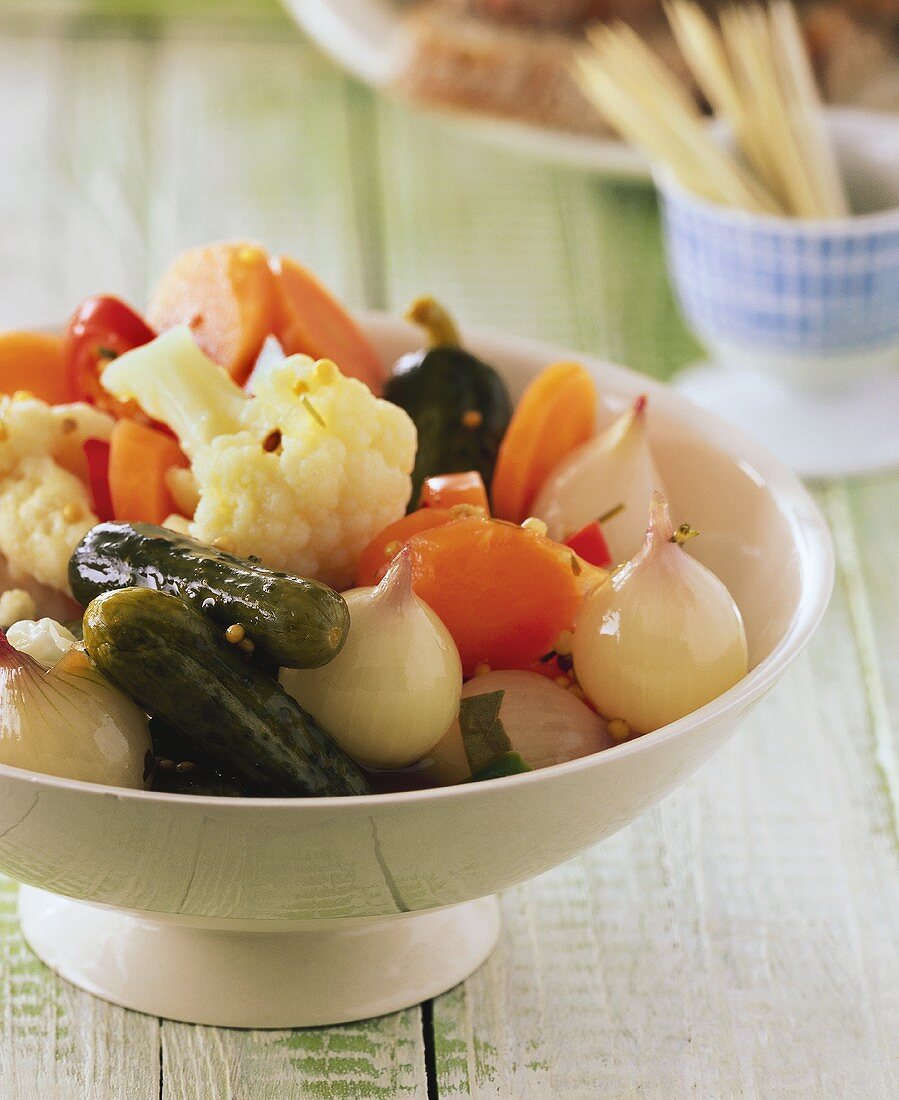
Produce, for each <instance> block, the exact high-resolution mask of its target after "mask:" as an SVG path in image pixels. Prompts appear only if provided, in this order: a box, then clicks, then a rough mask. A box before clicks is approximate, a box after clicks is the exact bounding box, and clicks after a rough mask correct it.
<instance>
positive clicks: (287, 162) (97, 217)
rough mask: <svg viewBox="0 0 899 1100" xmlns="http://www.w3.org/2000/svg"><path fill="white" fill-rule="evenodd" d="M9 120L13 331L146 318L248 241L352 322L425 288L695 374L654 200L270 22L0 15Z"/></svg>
mask: <svg viewBox="0 0 899 1100" xmlns="http://www.w3.org/2000/svg"><path fill="white" fill-rule="evenodd" d="M0 103H2V104H3V108H2V113H0V147H2V150H3V155H2V157H0V227H2V240H3V245H2V247H3V251H4V253H5V256H6V258H7V264H8V267H7V275H6V277H5V278H4V279H3V281H2V283H0V289H2V294H0V324H2V325H17V326H21V325H22V324H31V323H45V322H56V321H58V320H59V319H61V318H63V317H65V316H66V315H67V314H68V312H69V311H70V310H71V309H72V308H73V305H74V303H76V302H78V301H79V300H81V299H82V298H83V297H84V296H85V295H87V294H89V293H93V292H96V291H98V290H102V289H107V290H115V291H116V292H117V293H119V294H121V295H123V296H125V297H126V298H129V299H133V300H135V301H136V302H138V303H140V302H142V301H144V300H145V299H146V294H147V290H148V287H149V285H150V284H151V282H152V281H153V279H154V278H155V277H157V276H158V275H159V274H160V273H161V271H162V269H163V267H164V266H165V264H166V263H167V262H168V261H169V259H170V258H171V257H172V256H173V255H174V254H175V253H176V252H178V251H179V250H180V249H182V248H184V247H186V246H188V245H190V244H195V243H200V242H205V241H208V240H215V239H221V238H227V237H241V238H256V239H259V240H260V241H263V242H264V243H265V244H267V245H268V246H269V248H270V249H271V250H273V251H286V252H290V253H293V254H295V255H297V256H298V257H300V258H301V259H303V260H304V261H305V262H307V263H308V264H309V265H310V266H311V267H313V268H314V269H315V270H317V271H318V273H319V274H320V275H321V276H322V278H323V279H324V280H325V281H326V282H328V283H329V284H330V285H332V286H333V287H334V288H335V289H336V290H337V291H338V292H339V293H340V294H342V295H344V296H345V297H346V298H347V300H348V301H349V302H350V303H352V304H354V305H357V306H366V307H370V308H392V309H398V308H400V307H401V306H402V305H403V304H404V303H405V302H406V301H407V300H408V299H409V298H410V297H412V296H413V295H414V294H416V293H419V292H421V291H423V290H428V291H431V292H433V293H435V294H439V295H440V296H441V297H442V298H444V299H445V300H446V301H447V302H448V303H450V304H452V306H453V308H454V309H455V311H456V312H457V313H458V315H459V316H460V317H461V318H463V319H464V320H465V321H466V322H468V323H472V324H473V323H478V324H487V325H491V326H493V327H497V328H504V329H508V330H511V331H514V332H517V333H521V334H523V335H532V336H540V337H545V338H549V339H553V340H557V341H559V342H563V343H567V344H569V345H573V346H575V347H578V348H583V349H585V350H591V351H595V352H598V353H600V354H602V355H605V356H608V357H611V358H614V359H616V360H620V361H626V362H628V363H630V364H631V365H633V366H636V367H639V368H641V369H644V370H648V371H650V372H651V373H653V374H656V375H662V374H666V373H667V372H669V371H670V370H672V369H673V368H674V367H676V366H677V365H679V364H681V363H683V362H685V361H687V360H689V359H690V358H691V357H694V356H695V355H696V350H697V349H696V345H695V344H694V342H693V340H692V338H691V337H690V336H689V335H688V334H687V332H686V330H685V329H684V327H683V326H682V324H681V323H680V322H679V320H678V317H677V313H676V310H675V307H674V305H673V303H672V300H671V296H670V292H669V290H668V284H667V279H666V276H665V272H664V261H663V258H662V252H661V248H660V244H659V233H658V221H657V215H656V206H655V199H654V196H653V193H652V191H651V188H650V187H649V186H648V185H647V184H646V182H645V181H643V182H640V181H638V182H637V183H636V184H634V183H633V182H632V181H630V180H624V181H622V180H617V179H613V178H609V177H606V176H603V175H601V174H597V173H596V172H594V171H592V170H584V169H581V168H578V167H575V166H571V165H569V164H565V163H560V162H558V161H556V160H553V159H549V160H547V159H541V157H539V156H537V157H535V156H534V155H532V152H531V150H525V151H517V150H510V149H508V148H506V147H504V146H496V145H495V144H493V143H491V142H489V141H485V140H483V137H482V135H481V134H480V133H478V132H477V131H476V130H473V129H470V128H468V127H467V126H465V125H460V124H459V123H457V122H455V121H447V120H445V119H444V118H442V117H438V116H436V115H433V114H430V113H425V112H422V111H421V110H419V109H417V108H415V107H411V106H409V105H408V104H407V103H406V102H405V101H404V100H402V99H400V98H398V97H396V96H384V95H380V94H378V93H376V92H375V91H373V90H372V89H371V88H369V87H368V86H367V85H366V84H364V83H363V82H361V81H359V80H357V79H355V78H353V77H352V76H349V75H347V74H346V72H345V71H344V70H343V69H341V68H339V67H338V66H337V65H336V64H335V63H334V62H333V61H331V60H330V59H329V58H327V57H326V56H325V55H324V54H323V53H322V52H321V51H320V50H319V49H318V48H317V47H316V46H315V45H314V44H313V43H312V42H311V41H310V40H309V39H308V38H307V37H305V35H304V34H303V33H302V32H301V31H300V30H299V29H298V28H297V26H296V25H295V23H294V22H293V21H292V20H291V18H290V17H289V15H288V14H287V12H286V10H285V9H284V8H283V7H282V6H281V5H280V4H279V3H278V2H277V0H163V2H156V3H154V2H152V0H95V2H85V0H43V2H37V3H35V2H33V0H2V2H0ZM525 276H526V277H525Z"/></svg>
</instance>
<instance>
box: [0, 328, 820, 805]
mask: <svg viewBox="0 0 899 1100" xmlns="http://www.w3.org/2000/svg"><path fill="white" fill-rule="evenodd" d="M356 316H357V318H358V319H359V320H360V322H361V324H362V327H363V329H364V330H365V331H366V332H368V333H370V334H371V335H373V336H374V337H375V342H376V343H377V342H378V340H379V339H380V340H384V339H392V340H396V339H397V338H400V337H401V338H402V339H403V342H408V343H410V345H411V346H412V347H414V346H416V343H415V342H416V341H417V340H418V339H420V333H419V330H418V329H416V328H414V327H413V326H411V325H409V324H408V323H407V322H405V321H402V320H399V319H397V318H395V317H393V316H392V315H390V314H388V313H386V312H383V311H358V312H357V314H356ZM464 332H465V337H466V342H467V343H468V344H469V345H471V346H473V347H476V348H487V349H488V352H487V353H483V352H482V354H489V355H493V356H495V357H496V358H497V359H502V357H503V356H510V357H522V358H538V359H544V360H545V361H546V362H554V361H558V360H563V359H564V360H569V359H572V358H575V359H577V360H578V361H579V362H583V364H584V365H585V366H586V367H587V369H588V370H590V372H591V373H592V374H595V372H596V371H597V370H598V371H601V373H602V375H603V377H604V379H605V380H606V381H607V382H608V383H610V388H611V390H612V391H613V393H614V391H616V390H621V391H624V392H623V393H621V394H620V396H621V397H622V398H623V399H625V400H627V399H629V398H631V397H632V396H633V391H634V389H635V383H638V386H637V387H636V388H637V390H638V392H645V393H647V394H649V395H650V396H651V395H652V394H662V395H664V401H665V403H666V404H667V405H668V406H669V408H668V410H666V411H668V412H670V413H673V415H675V416H676V417H677V419H678V421H679V422H680V423H683V424H684V425H689V424H690V423H695V424H696V425H698V426H699V428H700V429H702V434H703V435H705V437H706V438H708V439H710V441H711V442H712V444H713V445H714V446H716V449H718V450H722V451H724V453H725V454H728V455H729V456H730V457H732V458H733V459H734V460H735V461H736V462H737V463H738V464H739V465H741V466H742V467H743V469H744V471H745V472H747V473H748V474H749V475H750V476H752V477H753V478H754V480H756V481H757V483H759V484H760V485H764V486H765V488H766V489H767V490H768V491H769V492H770V493H771V494H772V496H773V497H774V498H775V500H776V501H777V502H778V504H780V505H781V506H783V510H784V515H785V517H786V519H787V521H788V523H789V527H790V530H791V533H792V535H793V545H794V548H795V549H796V551H797V552H798V555H799V566H800V594H799V598H798V601H797V606H796V610H795V612H794V614H793V617H792V619H791V620H790V622H789V624H788V626H787V628H786V630H785V631H784V634H783V637H782V638H781V639H780V641H779V642H778V643H777V644H776V645H775V647H774V649H773V650H772V651H771V652H770V653H769V654H768V656H767V657H765V658H764V660H762V661H761V662H759V664H758V665H756V666H755V668H753V669H751V670H750V671H749V672H748V673H747V674H746V675H745V676H744V677H743V679H742V680H740V681H739V682H738V683H736V684H735V685H734V686H733V687H732V688H729V689H728V690H727V691H726V692H724V693H723V694H722V695H719V696H718V697H717V698H715V699H713V700H711V701H710V702H709V703H706V704H705V706H702V707H700V708H698V709H697V710H694V711H691V712H690V713H689V714H687V715H684V717H683V718H679V719H678V720H677V721H676V722H671V723H669V724H668V725H666V726H662V727H661V728H660V729H658V730H654V731H653V732H651V733H646V734H643V735H641V736H639V737H635V738H634V739H633V740H630V741H625V742H623V743H621V744H619V745H614V746H612V747H611V748H607V749H602V750H601V751H599V752H595V753H590V754H589V755H587V756H582V757H578V758H577V759H575V760H569V761H566V762H565V763H562V764H552V765H550V766H549V767H547V768H540V769H536V770H534V771H530V772H524V773H521V774H518V775H511V776H503V777H501V778H498V779H493V780H491V781H490V782H489V783H486V784H482V783H462V784H457V785H455V786H447V787H429V788H424V789H421V790H411V791H395V792H389V793H377V794H366V795H354V796H352V797H350V796H334V795H328V796H324V797H317V798H224V797H221V796H217V795H196V794H176V793H169V792H166V791H146V790H137V789H132V788H127V787H111V786H108V785H107V784H103V783H88V782H85V781H84V780H79V779H66V778H64V777H62V776H55V775H48V774H46V773H43V772H35V771H30V770H28V769H25V768H16V767H13V766H12V765H10V764H0V778H3V779H8V780H13V781H19V782H23V783H25V784H28V785H32V784H33V785H35V786H42V787H53V788H57V789H60V790H65V791H70V792H72V793H73V794H85V795H86V794H92V793H95V794H99V795H102V796H104V797H105V798H107V799H109V798H111V799H114V800H117V801H138V802H141V803H156V804H159V805H163V806H172V807H174V806H176V805H180V806H185V805H187V806H203V807H205V808H209V807H211V806H215V807H216V808H217V809H218V810H220V811H223V812H227V813H245V812H247V811H252V810H263V809H268V810H271V811H275V810H280V811H284V810H289V811H290V812H293V813H306V814H309V813H315V812H330V811H333V810H335V809H337V808H338V807H343V808H345V809H348V808H351V807H357V808H359V809H360V810H371V809H372V808H374V807H382V808H387V807H395V808H397V809H399V808H402V807H408V806H418V805H421V804H422V803H428V802H431V801H435V800H441V801H442V800H444V799H448V798H459V799H464V798H471V797H477V796H479V795H481V796H484V795H487V794H488V793H489V792H491V791H495V792H502V791H509V790H511V789H512V788H516V787H526V786H528V785H530V784H534V783H540V782H546V781H549V780H551V779H553V778H555V777H562V776H565V775H569V774H571V773H573V772H579V771H587V770H589V769H592V768H597V769H599V768H602V767H604V766H605V765H606V764H607V763H613V762H615V761H618V760H621V759H623V758H624V757H628V756H633V755H636V754H638V753H640V752H646V751H649V750H650V749H651V748H652V747H653V746H655V745H659V744H662V743H664V742H667V741H671V740H674V739H675V738H678V737H681V736H683V735H685V734H687V733H688V732H698V731H701V730H703V729H706V728H707V727H709V726H711V725H715V724H718V723H720V722H722V721H726V720H728V719H735V718H738V717H739V716H740V714H741V713H742V712H743V711H744V710H746V709H747V708H748V707H749V706H750V705H751V704H752V703H754V702H755V701H757V700H758V699H760V698H761V697H762V696H763V695H764V694H765V693H766V692H767V691H768V690H769V689H770V688H771V687H772V686H773V684H774V683H775V681H776V680H778V679H779V678H780V676H781V675H782V674H783V672H784V671H785V670H786V669H787V668H788V667H789V665H790V664H792V663H793V661H794V660H795V659H796V657H797V656H798V655H799V653H800V652H801V651H802V649H803V648H804V647H805V645H806V643H807V642H808V640H809V639H810V638H811V636H812V635H813V634H814V632H815V630H816V629H817V627H818V624H819V623H820V621H821V619H822V618H823V616H824V613H825V611H826V610H827V607H828V604H829V602H830V596H831V592H832V590H833V584H834V579H835V574H836V561H835V552H834V544H833V539H832V537H831V534H830V529H829V528H828V526H827V522H826V520H825V519H824V516H823V514H822V512H821V510H820V508H819V507H818V505H817V503H816V502H815V500H814V499H813V498H812V496H811V494H810V493H809V491H808V489H807V488H806V487H805V485H804V484H803V483H802V481H801V480H800V478H799V477H798V475H797V474H794V473H793V472H792V471H791V470H790V469H788V467H786V466H785V465H784V464H783V463H781V462H780V460H779V459H777V458H775V457H774V456H773V455H772V454H770V453H769V452H768V451H767V450H766V449H765V448H764V447H762V446H761V445H760V444H758V443H756V442H755V441H754V440H753V439H752V438H750V437H749V436H747V435H745V434H744V433H743V432H742V431H741V430H739V429H738V428H736V427H733V426H732V425H730V424H728V423H726V422H725V421H723V420H721V419H719V418H718V417H717V416H714V415H713V414H712V413H709V412H706V411H705V410H704V409H701V408H700V407H699V406H697V405H695V404H694V403H693V402H692V401H689V400H688V399H687V398H686V397H683V396H682V395H681V394H679V393H677V392H676V391H675V390H673V389H671V387H669V386H667V385H666V384H665V383H663V382H659V381H656V380H655V379H653V378H650V377H648V376H647V375H642V374H640V373H639V372H637V371H635V370H632V369H630V368H628V367H622V366H618V365H617V364H614V363H609V362H607V361H606V360H603V359H600V358H599V357H598V356H594V355H589V354H580V353H578V352H574V351H571V350H566V349H564V348H561V347H559V346H558V345H555V344H552V343H549V342H545V341H542V340H534V339H529V338H526V337H520V336H509V335H505V334H503V333H501V332H498V331H497V330H494V329H487V328H480V327H472V328H469V327H467V326H466V327H465V329H464ZM716 441H717V442H716Z"/></svg>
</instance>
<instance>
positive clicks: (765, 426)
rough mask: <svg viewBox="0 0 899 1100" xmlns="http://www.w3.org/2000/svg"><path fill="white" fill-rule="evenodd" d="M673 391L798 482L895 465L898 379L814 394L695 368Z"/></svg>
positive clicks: (894, 375) (708, 366) (889, 376)
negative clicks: (749, 441)
mask: <svg viewBox="0 0 899 1100" xmlns="http://www.w3.org/2000/svg"><path fill="white" fill-rule="evenodd" d="M672 384H673V386H674V388H675V389H677V390H679V391H680V392H681V393H683V394H685V395H686V396H687V397H689V398H690V399H691V400H693V401H695V402H696V404H697V405H702V406H703V407H704V408H706V409H708V410H709V411H711V412H714V413H716V414H717V415H718V416H720V417H721V418H722V419H724V420H728V421H730V423H732V424H735V425H736V426H737V427H739V428H742V429H743V431H745V432H746V433H747V434H748V435H751V436H753V437H754V438H755V439H757V440H758V442H759V443H761V444H763V445H764V446H765V447H767V448H768V450H769V451H771V452H772V454H775V455H777V457H778V458H779V459H780V460H781V461H782V462H784V463H786V465H788V466H791V467H792V468H793V469H794V470H795V471H796V472H797V473H798V474H800V475H801V476H802V477H806V478H833V477H851V476H854V475H858V474H868V473H875V472H877V471H881V470H887V469H890V468H891V467H894V466H899V372H896V371H892V372H890V373H886V374H881V375H877V376H875V377H871V378H866V379H864V380H860V381H859V382H857V383H855V384H853V385H852V386H851V387H849V388H843V389H835V390H822V391H819V392H811V391H802V390H793V389H787V388H786V387H784V386H782V385H780V383H778V382H776V381H773V380H772V379H769V378H764V377H762V376H761V375H755V374H750V373H743V372H737V371H730V370H725V369H722V368H720V367H718V366H715V365H714V364H712V363H697V364H694V365H693V366H691V367H687V368H686V369H685V370H682V371H680V372H679V373H678V374H677V375H675V377H674V378H673V379H672Z"/></svg>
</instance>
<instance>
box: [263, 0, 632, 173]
mask: <svg viewBox="0 0 899 1100" xmlns="http://www.w3.org/2000/svg"><path fill="white" fill-rule="evenodd" d="M284 4H285V6H286V7H287V8H288V10H289V11H290V12H291V13H292V14H293V16H294V17H295V19H296V20H297V22H298V23H299V24H300V26H301V27H302V28H303V29H304V30H305V31H306V33H307V34H308V35H309V36H310V37H311V38H313V39H314V40H315V41H316V42H317V43H318V44H319V46H321V48H322V49H323V50H324V51H325V52H326V53H328V54H330V55H331V57H333V58H334V59H335V60H336V61H338V62H339V63H340V64H341V65H343V66H344V67H345V68H346V69H349V71H350V72H352V73H354V74H355V75H356V76H358V77H360V78H361V79H362V80H364V81H365V82H366V83H368V84H372V85H374V86H375V87H378V88H384V89H388V90H389V88H390V85H391V84H392V83H393V81H394V80H395V78H396V76H397V74H398V73H399V71H400V69H401V67H402V65H403V63H404V62H405V59H406V58H407V57H408V56H409V51H410V49H411V48H412V41H411V36H410V35H409V33H408V31H407V30H406V27H405V26H404V23H403V18H402V14H401V11H400V8H399V7H398V5H397V4H396V3H393V2H392V0H284ZM437 113H438V114H440V115H442V116H444V117H446V118H448V119H450V120H451V121H453V122H458V123H461V124H464V125H465V126H466V128H467V129H469V130H470V131H471V132H472V133H474V134H476V135H478V136H480V137H481V138H483V139H484V140H486V141H490V142H494V143H496V144H500V145H505V146H507V147H509V148H513V149H520V150H522V151H524V152H527V153H530V154H531V155H532V156H537V157H540V158H541V159H544V160H550V161H554V162H557V163H562V164H571V165H574V166H576V167H580V168H590V169H592V170H594V171H596V172H600V173H602V174H603V175H607V176H615V177H618V178H622V179H631V180H643V181H646V182H649V180H650V173H649V164H648V163H647V161H646V159H645V158H644V157H643V155H642V154H641V153H639V152H637V150H636V149H634V148H633V147H632V146H630V145H627V144H626V143H625V142H623V141H618V140H617V139H615V138H598V137H588V136H585V135H583V134H572V133H568V132H567V131H565V130H557V129H550V128H549V127H544V126H533V125H530V124H528V123H526V122H516V121H514V120H512V119H503V118H497V117H496V116H492V115H488V114H480V113H478V112H475V111H463V110H449V109H443V108H441V109H437Z"/></svg>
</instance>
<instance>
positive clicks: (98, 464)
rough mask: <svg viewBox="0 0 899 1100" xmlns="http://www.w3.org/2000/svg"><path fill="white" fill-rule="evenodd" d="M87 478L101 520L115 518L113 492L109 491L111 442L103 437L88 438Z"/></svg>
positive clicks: (85, 442) (97, 514)
mask: <svg viewBox="0 0 899 1100" xmlns="http://www.w3.org/2000/svg"><path fill="white" fill-rule="evenodd" d="M84 456H85V458H86V459H87V479H88V486H89V487H90V491H91V502H92V503H91V507H92V508H93V511H94V514H95V515H96V516H97V517H98V519H100V520H101V521H103V522H105V521H106V520H110V519H114V518H115V513H114V511H113V507H112V494H111V493H110V491H109V444H108V443H106V442H104V440H102V439H86V440H85V441H84Z"/></svg>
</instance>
